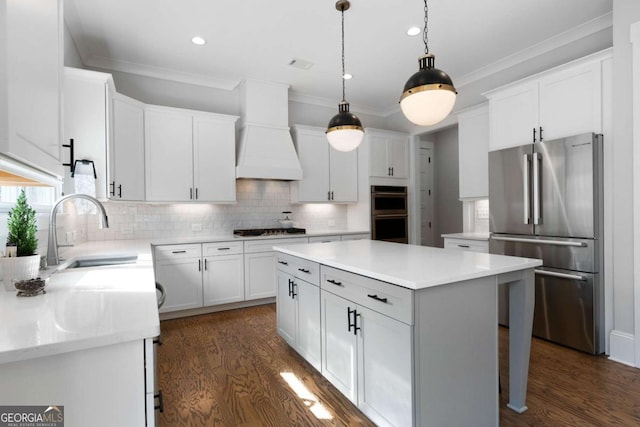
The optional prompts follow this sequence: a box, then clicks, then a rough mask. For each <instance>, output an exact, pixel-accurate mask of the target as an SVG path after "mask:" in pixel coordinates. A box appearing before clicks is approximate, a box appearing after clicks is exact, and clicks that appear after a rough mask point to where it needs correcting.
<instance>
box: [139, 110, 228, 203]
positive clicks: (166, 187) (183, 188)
mask: <svg viewBox="0 0 640 427" xmlns="http://www.w3.org/2000/svg"><path fill="white" fill-rule="evenodd" d="M144 119H145V179H146V182H145V186H146V199H147V200H148V201H174V202H188V201H197V202H233V201H235V121H236V120H237V117H236V116H227V115H222V114H213V113H203V112H196V111H191V110H182V109H177V108H169V107H158V106H149V105H147V106H146V107H145V112H144Z"/></svg>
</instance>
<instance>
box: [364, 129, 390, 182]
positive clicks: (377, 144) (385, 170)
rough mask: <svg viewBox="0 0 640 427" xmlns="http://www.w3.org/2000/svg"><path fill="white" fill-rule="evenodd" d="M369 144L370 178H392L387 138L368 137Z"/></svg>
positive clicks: (380, 136)
mask: <svg viewBox="0 0 640 427" xmlns="http://www.w3.org/2000/svg"><path fill="white" fill-rule="evenodd" d="M367 142H368V143H369V176H378V177H388V176H391V171H390V170H389V168H390V167H391V165H390V164H389V159H388V157H387V137H386V136H383V135H367Z"/></svg>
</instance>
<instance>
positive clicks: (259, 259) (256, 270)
mask: <svg viewBox="0 0 640 427" xmlns="http://www.w3.org/2000/svg"><path fill="white" fill-rule="evenodd" d="M275 258H276V255H275V252H273V251H271V252H258V253H252V254H245V255H244V278H245V280H244V298H245V299H246V300H252V299H259V298H268V297H274V296H276V281H275V274H276V269H275Z"/></svg>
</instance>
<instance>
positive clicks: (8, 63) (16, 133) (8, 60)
mask: <svg viewBox="0 0 640 427" xmlns="http://www.w3.org/2000/svg"><path fill="white" fill-rule="evenodd" d="M1 7H2V13H1V14H0V40H2V43H0V152H1V153H3V154H5V155H7V156H9V157H12V158H15V159H17V160H19V161H21V162H23V163H25V164H28V165H31V166H34V167H36V168H38V169H42V170H44V171H46V172H49V173H51V174H53V175H55V176H59V177H62V176H63V174H64V168H63V166H62V163H66V162H67V159H68V153H65V154H64V156H63V151H62V147H61V139H62V102H61V99H62V98H61V93H62V87H63V25H64V24H63V14H62V8H63V1H62V0H20V1H8V2H3V3H2V6H1ZM65 151H66V150H65ZM63 159H64V160H63Z"/></svg>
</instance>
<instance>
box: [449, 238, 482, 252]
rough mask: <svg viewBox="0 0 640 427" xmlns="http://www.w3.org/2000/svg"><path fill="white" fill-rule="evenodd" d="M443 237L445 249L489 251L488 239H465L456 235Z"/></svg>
mask: <svg viewBox="0 0 640 427" xmlns="http://www.w3.org/2000/svg"><path fill="white" fill-rule="evenodd" d="M442 237H443V238H444V248H445V249H457V250H463V251H471V252H480V253H485V254H488V253H489V239H488V238H487V239H486V240H477V239H465V238H458V237H446V236H442Z"/></svg>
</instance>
